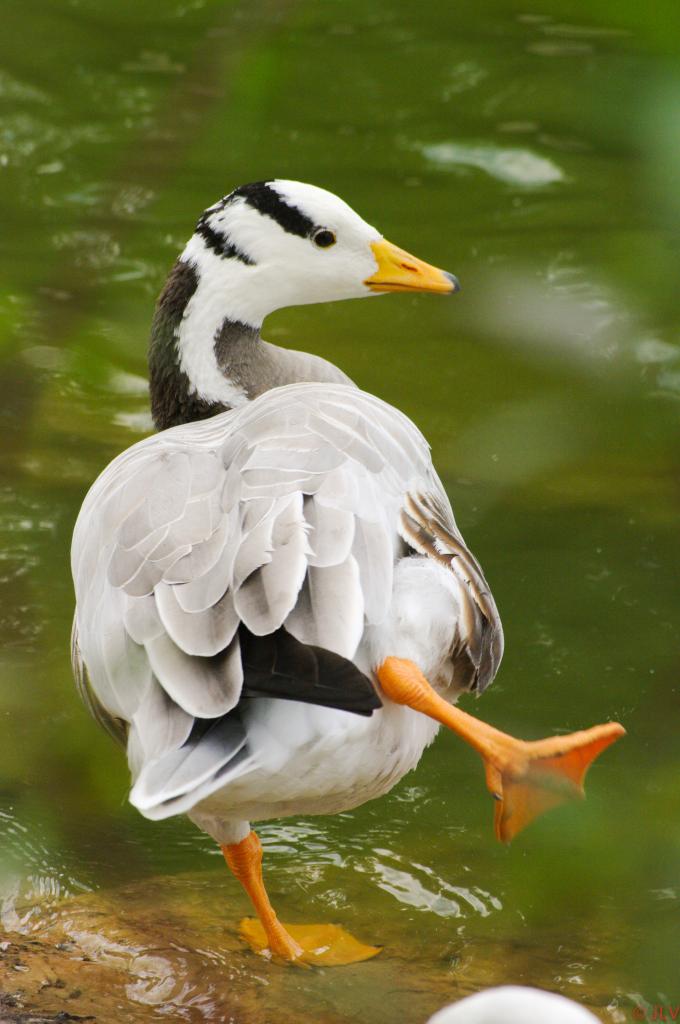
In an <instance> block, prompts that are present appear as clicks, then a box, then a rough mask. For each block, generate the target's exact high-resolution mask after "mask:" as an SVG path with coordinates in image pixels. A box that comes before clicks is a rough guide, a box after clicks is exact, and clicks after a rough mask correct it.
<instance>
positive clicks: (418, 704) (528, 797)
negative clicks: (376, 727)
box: [377, 658, 626, 842]
mask: <svg viewBox="0 0 680 1024" xmlns="http://www.w3.org/2000/svg"><path fill="white" fill-rule="evenodd" d="M377 675H378V679H379V680H380V685H381V687H382V689H383V691H384V693H385V694H386V696H387V697H389V698H390V700H392V701H394V702H395V704H405V705H407V706H408V707H410V708H413V709H414V711H421V712H422V713H423V714H425V715H429V717H430V718H434V719H436V721H438V722H441V723H442V725H445V726H447V728H449V729H451V730H452V731H453V732H455V733H457V734H458V736H460V737H461V738H462V739H464V740H465V741H466V743H469V744H470V746H472V747H474V749H475V750H476V751H477V752H478V753H479V754H481V755H482V759H483V761H484V767H485V770H486V784H487V787H488V789H489V791H490V792H491V794H492V795H493V796H494V797H495V799H496V800H497V803H496V816H495V830H496V836H497V838H498V839H500V840H502V842H509V841H510V840H511V839H513V838H514V837H515V836H516V835H517V833H518V832H520V831H521V830H522V829H523V828H524V827H525V826H526V825H528V824H529V822H531V821H533V819H534V818H535V817H537V815H539V814H541V813H542V812H543V811H547V810H549V809H550V808H551V807H557V806H558V805H559V804H561V803H564V802H565V801H566V800H570V799H579V798H582V797H583V796H584V792H583V780H584V778H585V775H586V772H587V771H588V768H589V766H590V764H591V762H592V761H594V760H595V758H596V757H597V755H598V754H600V753H602V751H603V750H605V748H606V747H608V746H609V745H610V744H611V743H613V742H614V741H615V740H617V739H618V738H619V737H620V736H623V735H625V732H626V730H625V729H624V728H623V726H622V725H619V724H618V722H609V723H608V724H607V725H595V726H593V728H592V729H584V730H583V731H581V732H574V733H570V734H569V735H567V736H552V737H551V738H550V739H545V740H535V741H533V742H527V741H525V740H517V739H515V738H514V736H509V735H508V734H507V733H504V732H501V731H500V730H499V729H494V728H493V726H491V725H487V724H486V723H485V722H480V721H479V719H477V718H474V717H473V716H472V715H468V714H466V712H465V711H461V710H460V708H454V707H452V705H451V704H449V703H448V701H446V700H444V699H443V697H440V696H439V694H438V693H436V691H435V690H433V688H432V687H431V686H430V684H429V683H428V681H427V679H426V678H425V676H424V675H423V673H422V672H421V671H420V669H419V668H418V666H417V665H415V664H414V663H413V662H412V661H407V660H405V659H402V658H386V659H385V661H384V662H383V664H382V665H381V666H380V667H379V669H378V670H377Z"/></svg>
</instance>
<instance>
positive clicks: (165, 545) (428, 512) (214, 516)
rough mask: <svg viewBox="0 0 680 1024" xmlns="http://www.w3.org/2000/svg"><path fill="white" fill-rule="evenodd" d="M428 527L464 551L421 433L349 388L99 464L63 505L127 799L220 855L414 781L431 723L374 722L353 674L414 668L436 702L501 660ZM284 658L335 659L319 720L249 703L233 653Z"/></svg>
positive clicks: (153, 442) (263, 701)
mask: <svg viewBox="0 0 680 1024" xmlns="http://www.w3.org/2000/svg"><path fill="white" fill-rule="evenodd" d="M437 531H439V533H441V534H443V535H447V534H448V537H449V546H450V547H451V549H453V548H455V549H456V550H460V551H461V552H465V548H464V546H463V542H462V538H461V537H460V534H459V533H458V532H457V529H456V526H455V522H454V520H453V516H452V513H451V510H450V506H449V503H448V500H447V498H446V495H445V492H444V490H443V488H442V486H441V484H440V482H439V480H438V478H437V476H436V474H435V472H434V470H433V467H432V464H431V461H430V456H429V450H428V447H427V444H426V443H425V441H424V439H423V437H422V435H421V434H420V433H419V431H418V430H417V429H416V428H415V427H414V425H413V424H412V423H411V422H410V421H409V420H407V419H406V417H404V416H403V415H402V414H401V413H399V412H397V410H395V409H393V408H392V407H390V406H389V405H387V404H386V403H384V402H381V401H380V400H378V399H376V398H374V397H372V396H370V395H367V394H365V393H364V392H362V391H359V390H358V389H357V388H354V387H351V386H348V385H342V384H321V385H319V384H313V383H310V384H294V385H288V386H286V387H282V388H277V389H275V390H272V391H269V392H267V393H266V394H264V395H263V396H262V397H261V398H259V399H257V400H256V401H254V402H252V403H248V404H247V405H244V406H242V407H241V408H238V409H236V410H233V411H231V412H226V413H222V414H221V415H217V416H215V417H213V418H210V419H207V420H205V421H203V422H200V423H193V424H187V425H184V426H178V427H174V428H171V429H169V430H167V431H164V432H162V433H160V434H157V435H155V436H152V437H150V438H147V439H146V440H144V441H142V442H140V443H139V444H137V445H135V446H134V447H133V448H131V449H130V450H129V451H127V452H125V453H123V455H121V456H119V458H118V459H116V460H114V462H112V463H111V465H110V466H109V467H108V468H107V469H106V470H105V471H104V473H103V474H102V475H101V477H100V478H99V480H98V481H97V482H96V484H95V485H94V487H93V488H92V490H91V491H90V493H89V494H88V496H87V498H86V500H85V502H84V504H83V508H82V512H81V515H80V517H79V519H78V523H77V525H76V530H75V534H74V543H73V552H74V562H73V570H74V577H75V579H76V589H77V592H78V595H79V602H78V626H77V629H78V649H79V651H80V657H81V658H82V661H83V663H84V664H85V665H87V671H88V675H89V678H90V680H96V681H97V682H96V684H94V683H92V688H93V695H94V699H95V700H96V701H97V702H98V704H99V705H100V706H101V709H102V710H101V712H100V714H103V715H105V716H106V717H107V718H108V720H109V723H110V725H111V726H112V727H113V728H114V729H115V728H116V722H120V723H127V726H126V731H127V748H128V756H129V759H130V766H131V769H132V772H133V777H134V779H135V782H134V786H133V789H132V792H131V800H132V803H133V804H134V805H135V806H137V807H138V808H139V809H140V810H141V811H142V813H143V814H145V815H146V816H147V817H150V818H163V817H167V816H169V815H171V814H176V813H180V812H189V813H190V814H191V816H192V817H193V818H194V820H195V821H196V822H197V823H199V824H201V825H202V826H203V827H204V828H205V829H206V831H209V832H210V833H211V834H212V835H213V836H214V837H215V839H217V840H218V841H219V842H221V843H228V842H233V841H236V839H235V838H234V837H237V838H243V836H244V835H245V834H247V832H248V824H247V823H248V821H249V820H251V819H252V820H255V821H256V820H262V819H265V818H271V817H279V816H281V815H285V814H309V813H332V812H335V811H340V810H347V809H348V808H350V807H353V806H356V805H357V804H360V803H363V802H364V801H365V800H367V799H370V798H372V797H374V796H379V795H381V794H382V793H384V792H386V791H387V790H389V789H390V788H391V787H392V786H393V785H394V784H395V783H396V782H397V781H398V780H399V779H400V778H401V777H402V776H403V775H404V774H405V772H407V771H409V770H410V769H411V768H413V767H415V765H416V764H417V762H418V759H419V758H420V755H421V753H422V751H423V749H424V747H425V746H426V745H427V744H428V743H429V742H430V741H431V740H432V739H433V737H434V734H435V732H436V730H437V725H436V723H434V722H433V721H432V720H431V719H429V718H426V717H424V716H423V715H420V714H418V713H417V712H415V711H412V710H411V709H410V708H407V707H400V706H397V705H393V704H389V702H387V706H382V707H381V705H380V702H379V700H378V699H377V697H376V695H375V693H374V691H373V689H372V687H371V685H370V684H369V682H368V680H369V679H371V678H372V672H373V669H374V667H375V666H376V665H379V664H380V663H381V662H382V661H383V660H384V658H385V657H386V655H387V654H388V653H392V654H396V655H397V656H399V657H404V658H411V659H414V660H417V662H418V663H419V664H420V665H423V666H424V668H425V671H426V672H427V674H428V675H429V677H430V678H431V679H433V680H434V681H435V683H436V685H437V686H438V687H440V688H441V690H442V692H445V693H449V694H451V695H452V696H454V697H455V695H456V694H457V693H459V692H460V691H461V690H462V689H465V688H470V687H479V688H480V689H481V688H483V687H484V686H485V685H486V684H487V683H488V682H489V681H490V679H491V678H492V676H493V673H494V671H495V668H496V665H497V662H498V659H499V657H500V642H501V641H500V630H499V627H498V626H497V618H496V617H495V609H494V606H493V603H492V602H491V599H490V598H489V596H488V593H487V592H486V587H485V584H484V581H483V578H482V577H481V574H480V571H479V568H478V567H477V565H476V563H475V562H474V560H473V559H472V557H471V556H470V555H469V553H467V552H465V556H464V557H465V559H466V561H465V563H463V562H462V561H461V558H460V557H459V558H458V559H457V560H454V562H453V565H454V567H455V568H454V570H452V569H451V568H448V567H445V566H444V565H442V564H441V563H440V562H439V561H438V560H437V559H436V558H434V557H429V556H428V555H420V554H417V551H419V550H422V549H423V548H424V547H425V546H429V547H431V549H432V550H433V551H435V550H436V548H435V542H436V540H437ZM439 543H440V545H441V544H442V542H441V541H439ZM450 560H451V556H450V555H449V561H450ZM487 616H488V618H487ZM282 629H283V630H284V631H285V635H284V634H282V633H280V632H279V631H280V630H282ZM246 631H247V632H246ZM272 636H276V637H277V639H276V641H272V640H270V639H269V638H270V637H272ZM244 641H245V645H246V646H247V652H242V647H243V646H244ZM296 641H297V643H296ZM277 645H278V648H277ZM284 645H285V646H286V651H287V652H288V657H289V659H290V660H291V661H292V664H293V668H294V667H295V661H296V658H297V659H299V658H301V657H304V655H305V654H306V653H307V651H306V648H307V647H309V646H310V645H311V646H312V647H313V648H315V649H316V648H320V649H322V650H323V651H325V652H330V653H332V654H334V655H337V656H338V657H337V659H334V660H333V661H332V662H331V661H330V659H329V665H328V667H327V668H326V672H327V678H326V680H325V682H326V686H327V687H328V689H329V693H330V695H329V696H328V697H327V700H329V701H330V702H331V703H335V704H338V705H339V706H338V707H332V706H330V707H329V706H323V704H320V703H316V702H314V701H313V702H311V703H302V702H300V701H299V700H294V699H293V700H290V699H289V700H286V701H285V702H284V701H283V700H280V699H276V697H273V696H271V693H273V692H275V691H274V689H273V688H272V689H271V693H267V691H266V689H263V690H262V691H261V692H260V696H259V697H257V699H255V696H256V695H257V693H258V692H259V691H256V690H253V689H252V686H253V683H252V672H251V665H250V661H249V660H246V661H245V664H244V659H247V658H248V657H249V658H250V660H252V661H257V659H258V657H265V658H270V660H271V651H274V652H275V653H277V654H278V656H279V658H280V657H281V656H283V657H285V656H286V653H285V652H283V655H282V650H283V646H284ZM269 648H271V651H270V650H269ZM336 677H337V683H336V684H335V690H337V693H335V692H331V688H332V687H333V685H334V678H336ZM244 682H245V689H246V693H251V692H252V693H253V696H242V693H243V689H244ZM285 685H286V686H287V689H286V691H285V696H287V697H289V698H291V697H292V698H294V697H295V696H298V694H297V693H296V686H297V685H299V684H298V683H297V682H296V680H295V679H290V680H289V681H288V682H287V683H286V684H285ZM343 686H346V687H347V692H346V693H345V692H343V690H342V687H343ZM299 696H301V697H303V698H304V696H305V695H304V693H300V694H299ZM324 697H325V695H324V694H323V693H319V694H317V695H316V698H315V699H314V700H315V701H319V702H321V701H323V700H324ZM354 699H356V700H357V709H358V711H361V712H366V714H358V713H354V714H353V713H348V710H347V708H349V709H350V712H351V709H352V700H354ZM373 709H380V711H379V713H377V714H371V713H370V712H372V711H373ZM159 716H160V717H159ZM206 723H214V724H213V727H212V729H210V728H209V729H207V730H206V729H205V725H206ZM159 725H161V726H162V728H161V729H159ZM218 733H219V735H220V739H219V740H218V741H216V739H215V738H216V735H217V734H218Z"/></svg>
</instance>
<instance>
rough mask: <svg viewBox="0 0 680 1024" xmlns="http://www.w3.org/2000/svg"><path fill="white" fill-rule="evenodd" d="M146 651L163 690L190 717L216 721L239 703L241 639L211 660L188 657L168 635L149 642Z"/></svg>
mask: <svg viewBox="0 0 680 1024" xmlns="http://www.w3.org/2000/svg"><path fill="white" fill-rule="evenodd" d="M145 650H146V653H147V655H148V660H149V662H150V666H151V668H152V669H153V674H154V675H155V676H156V678H157V679H158V681H159V683H160V684H161V686H162V687H163V689H164V690H165V691H166V693H168V694H169V696H170V697H172V699H173V700H174V701H175V703H176V704H179V706H180V707H181V708H183V709H184V710H185V711H186V712H187V713H188V714H190V715H194V716H195V717H196V718H217V717H218V716H219V715H226V713H227V712H228V711H231V709H232V708H233V707H235V706H236V704H237V703H238V700H239V697H240V695H241V684H242V682H243V669H242V667H241V651H240V648H239V643H238V637H234V639H233V640H232V642H231V643H230V644H229V646H228V647H227V648H226V649H225V650H224V651H221V652H220V653H219V654H216V655H214V656H213V657H212V658H204V657H200V656H197V655H195V654H194V655H192V654H187V653H186V652H185V651H183V650H182V649H181V648H180V647H178V646H177V644H176V643H174V642H173V641H172V640H171V639H170V637H169V636H167V635H166V634H163V635H162V636H159V637H156V639H155V640H150V641H149V642H148V643H147V644H146V645H145Z"/></svg>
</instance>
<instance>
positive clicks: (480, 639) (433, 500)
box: [400, 492, 503, 693]
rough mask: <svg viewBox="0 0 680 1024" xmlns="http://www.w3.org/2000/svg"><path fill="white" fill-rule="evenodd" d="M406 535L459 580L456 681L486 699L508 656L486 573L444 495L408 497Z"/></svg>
mask: <svg viewBox="0 0 680 1024" xmlns="http://www.w3.org/2000/svg"><path fill="white" fill-rule="evenodd" d="M400 529H401V534H402V537H403V538H404V540H405V541H406V542H407V543H408V544H409V545H410V546H411V547H413V548H414V549H415V550H416V551H418V552H419V553H420V554H424V555H427V556H428V557H429V558H433V559H434V560H435V561H437V562H439V563H440V564H441V565H444V566H446V568H447V569H449V570H450V571H451V572H452V573H453V574H454V576H455V577H456V579H457V580H458V582H459V595H460V599H461V620H460V623H459V625H458V628H457V631H456V638H455V640H454V645H453V648H452V650H451V660H452V662H453V665H454V676H456V677H457V680H458V682H459V683H460V684H461V685H465V686H467V688H469V689H471V690H476V691H477V692H478V693H482V692H483V690H485V689H486V687H487V686H488V685H489V683H491V681H492V680H493V678H494V676H495V674H496V672H497V670H498V666H499V665H500V661H501V658H502V656H503V627H502V625H501V620H500V616H499V614H498V610H497V608H496V603H495V601H494V599H493V595H492V594H491V590H490V588H489V585H488V584H487V582H486V580H485V578H484V574H483V572H482V569H481V567H480V565H479V563H478V562H477V560H476V558H475V557H474V555H473V554H472V552H471V551H470V550H469V548H467V547H466V545H465V542H464V541H463V538H462V537H461V535H460V533H459V531H458V528H457V526H456V523H455V520H454V518H453V512H452V511H451V508H450V506H449V504H448V501H446V499H445V497H444V496H443V492H442V494H436V493H422V492H414V493H411V494H408V495H407V496H406V500H405V502H404V507H403V509H402V513H401V527H400Z"/></svg>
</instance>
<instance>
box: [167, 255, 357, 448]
mask: <svg viewBox="0 0 680 1024" xmlns="http://www.w3.org/2000/svg"><path fill="white" fill-rule="evenodd" d="M198 274H199V272H198V271H197V269H196V268H195V267H194V265H193V264H192V263H190V262H187V261H185V260H182V259H178V260H177V262H176V263H175V265H174V267H173V268H172V270H171V271H170V274H169V276H168V279H167V281H166V283H165V287H164V288H163V291H162V292H161V294H160V296H159V298H158V302H157V304H156V311H155V313H154V318H153V324H152V327H151V338H150V342H149V385H150V391H151V413H152V415H153V421H154V424H155V425H156V427H157V429H158V430H165V429H166V428H167V427H174V426H177V425H178V424H180V423H191V422H193V421H194V420H203V419H207V418H208V417H209V416H215V415H216V414H217V413H220V412H225V411H226V410H227V409H230V408H232V407H233V405H234V404H242V403H243V402H246V401H250V400H252V399H254V398H257V396H258V395H261V394H263V393H264V392H265V391H268V390H270V389H271V388H274V387H279V386H281V385H283V384H293V383H296V382H299V381H323V382H329V383H331V382H332V383H344V384H351V383H352V381H350V379H349V378H348V377H346V376H345V374H344V373H342V371H341V370H339V369H338V368H337V367H336V366H334V365H333V364H332V363H329V362H328V361H327V360H325V359H321V358H320V357H319V356H314V355H311V354H309V353H304V352H293V351H291V350H289V349H284V348H279V347H278V346H277V345H270V344H269V343H268V342H266V341H263V340H262V338H261V337H260V334H259V330H258V329H257V328H255V327H251V326H250V325H248V324H244V323H241V322H240V321H238V320H235V319H230V318H229V316H228V315H227V314H226V311H225V318H224V320H223V321H222V323H221V325H220V327H219V329H218V330H217V332H216V334H215V336H214V337H213V338H212V339H210V340H208V339H206V344H210V341H211V342H212V350H213V354H214V358H215V369H216V370H217V371H219V374H221V376H222V377H223V378H224V395H225V397H224V400H221V401H215V400H214V398H213V399H207V398H206V397H205V396H202V395H201V394H200V393H199V392H198V391H197V388H196V386H195V384H194V382H193V381H192V380H190V378H189V376H188V375H187V374H186V373H185V372H184V370H183V369H182V367H181V365H180V351H179V330H180V325H181V324H182V320H183V318H184V315H185V311H186V308H187V305H188V303H189V301H190V300H191V298H192V297H193V295H194V294H195V292H196V290H197V288H198V285H199V276H198ZM218 393H219V392H218Z"/></svg>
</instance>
